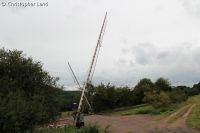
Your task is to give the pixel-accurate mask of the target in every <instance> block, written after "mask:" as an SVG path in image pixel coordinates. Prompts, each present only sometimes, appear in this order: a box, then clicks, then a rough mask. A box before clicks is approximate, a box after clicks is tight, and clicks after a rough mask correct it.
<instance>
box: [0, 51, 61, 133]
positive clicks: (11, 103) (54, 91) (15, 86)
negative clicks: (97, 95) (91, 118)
mask: <svg viewBox="0 0 200 133" xmlns="http://www.w3.org/2000/svg"><path fill="white" fill-rule="evenodd" d="M57 80H58V79H57V78H54V77H51V76H50V75H49V73H48V72H46V71H44V70H43V69H42V64H41V63H40V62H36V61H33V59H32V58H30V57H29V58H27V57H26V56H25V55H24V54H23V53H22V51H18V50H13V51H11V50H5V49H4V48H2V49H0V86H1V87H0V101H1V102H0V132H2V133H5V132H6V133H23V132H25V131H26V130H28V129H30V130H32V129H33V128H34V126H35V125H38V124H41V123H45V122H48V121H50V120H54V119H56V118H57V117H58V116H59V106H58V105H59V100H58V94H59V92H60V91H61V90H60V89H58V86H57V84H56V82H57Z"/></svg>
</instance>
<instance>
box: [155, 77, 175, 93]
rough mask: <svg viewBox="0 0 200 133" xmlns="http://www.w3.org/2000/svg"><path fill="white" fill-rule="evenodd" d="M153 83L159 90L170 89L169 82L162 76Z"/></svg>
mask: <svg viewBox="0 0 200 133" xmlns="http://www.w3.org/2000/svg"><path fill="white" fill-rule="evenodd" d="M154 84H155V87H156V89H157V90H159V91H171V89H172V87H171V83H170V82H169V81H168V80H167V79H164V78H159V79H157V80H156V82H155V83H154Z"/></svg>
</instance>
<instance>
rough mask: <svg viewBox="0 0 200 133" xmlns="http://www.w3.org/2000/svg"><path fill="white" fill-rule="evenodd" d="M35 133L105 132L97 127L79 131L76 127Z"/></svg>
mask: <svg viewBox="0 0 200 133" xmlns="http://www.w3.org/2000/svg"><path fill="white" fill-rule="evenodd" d="M27 133H29V132H27ZM33 133H103V131H101V130H100V129H99V127H98V126H97V125H88V126H85V127H83V128H81V129H77V128H75V127H74V126H65V127H64V128H49V129H39V130H35V131H34V132H33Z"/></svg>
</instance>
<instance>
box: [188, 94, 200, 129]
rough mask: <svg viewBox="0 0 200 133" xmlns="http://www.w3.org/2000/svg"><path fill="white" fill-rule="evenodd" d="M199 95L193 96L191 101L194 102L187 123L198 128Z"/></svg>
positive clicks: (199, 116) (199, 113)
mask: <svg viewBox="0 0 200 133" xmlns="http://www.w3.org/2000/svg"><path fill="white" fill-rule="evenodd" d="M199 101H200V95H198V96H196V97H193V99H192V102H193V103H195V105H196V106H194V108H193V111H192V113H191V114H190V116H189V118H188V120H187V124H188V125H189V126H190V127H193V128H198V129H200V103H199Z"/></svg>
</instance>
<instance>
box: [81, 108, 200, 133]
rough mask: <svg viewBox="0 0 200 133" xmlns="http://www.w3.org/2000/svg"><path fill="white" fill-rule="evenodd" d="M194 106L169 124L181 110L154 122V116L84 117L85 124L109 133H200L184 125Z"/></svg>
mask: <svg viewBox="0 0 200 133" xmlns="http://www.w3.org/2000/svg"><path fill="white" fill-rule="evenodd" d="M194 106H195V105H191V106H188V107H187V108H186V111H185V112H184V113H183V114H181V115H180V116H179V117H178V118H177V119H175V120H174V121H173V122H171V123H169V122H168V120H169V119H171V118H170V117H172V116H175V115H177V114H178V113H179V112H181V111H180V110H181V109H180V110H178V111H177V112H175V113H174V114H172V115H171V116H169V117H167V118H164V119H161V120H156V118H155V116H150V115H133V116H106V115H92V116H87V117H85V122H86V123H87V124H88V123H97V124H98V125H100V126H101V127H102V128H103V129H105V128H107V129H108V131H109V132H110V133H200V131H197V130H193V129H190V128H188V127H187V126H186V123H185V120H186V118H187V116H188V115H189V114H190V112H191V111H192V108H193V107H194Z"/></svg>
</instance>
